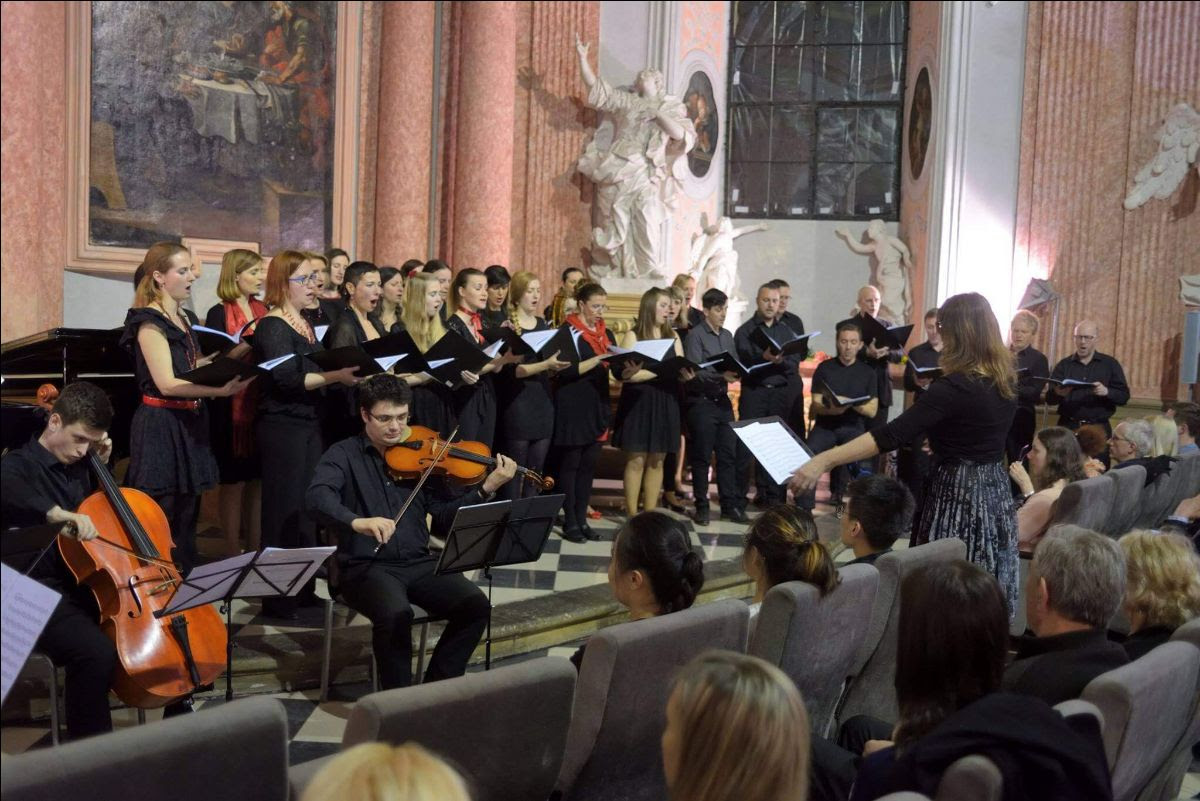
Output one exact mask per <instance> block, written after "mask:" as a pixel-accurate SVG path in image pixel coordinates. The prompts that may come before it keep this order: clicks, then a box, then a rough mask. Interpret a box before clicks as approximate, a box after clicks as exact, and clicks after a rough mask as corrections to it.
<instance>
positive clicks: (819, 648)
mask: <svg viewBox="0 0 1200 801" xmlns="http://www.w3.org/2000/svg"><path fill="white" fill-rule="evenodd" d="M838 573H839V574H840V575H841V579H842V580H841V583H840V584H839V585H838V586H837V588H835V589H834V591H833V592H831V593H829V595H827V596H825V597H824V598H822V597H820V593H819V592H818V591H817V588H816V587H814V586H813V585H811V584H806V583H805V582H803V581H789V582H787V583H785V584H778V585H776V586H774V587H772V588H771V589H770V590H769V591H768V592H767V595H766V597H765V598H764V599H763V605H762V611H760V612H759V613H758V620H757V621H756V623H755V628H754V634H753V635H752V636H751V637H750V649H749V650H750V653H751V654H752V655H754V656H757V657H761V658H762V659H765V660H767V661H768V662H770V663H771V664H773V665H778V666H779V667H780V669H782V670H783V672H784V673H786V674H788V675H789V676H791V678H792V681H794V682H796V686H797V687H798V688H799V689H800V695H801V697H802V698H804V704H805V706H807V707H808V715H809V722H810V723H811V724H812V730H813V732H815V733H816V734H826V733H827V728H828V727H829V725H830V724H831V723H832V721H833V710H834V708H835V707H836V706H837V702H838V697H839V696H840V695H841V692H842V685H843V684H844V683H845V681H846V677H847V676H849V675H850V665H851V663H852V662H853V661H854V657H855V655H856V654H857V653H858V649H859V647H860V646H861V645H862V641H863V637H865V636H866V634H867V625H868V624H869V623H870V621H871V608H872V607H873V606H874V604H875V593H876V591H877V590H878V588H879V571H878V570H876V569H875V568H874V567H873V566H871V565H847V566H846V567H843V568H841V569H840V570H839V571H838Z"/></svg>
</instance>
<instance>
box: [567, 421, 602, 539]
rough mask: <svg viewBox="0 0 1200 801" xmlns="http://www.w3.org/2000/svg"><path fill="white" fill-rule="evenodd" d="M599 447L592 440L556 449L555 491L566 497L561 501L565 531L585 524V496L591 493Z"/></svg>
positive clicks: (598, 458) (586, 498)
mask: <svg viewBox="0 0 1200 801" xmlns="http://www.w3.org/2000/svg"><path fill="white" fill-rule="evenodd" d="M600 448H601V444H600V443H599V442H592V443H589V444H587V445H578V446H563V447H561V448H560V449H559V454H558V491H559V492H561V493H563V494H564V495H566V496H567V498H566V500H565V501H563V518H564V521H565V525H564V528H565V529H567V530H568V531H569V530H572V529H578V528H582V527H583V525H584V524H585V523H587V519H588V517H587V507H588V499H589V498H591V495H592V480H593V479H594V478H595V477H596V462H598V461H599V460H600Z"/></svg>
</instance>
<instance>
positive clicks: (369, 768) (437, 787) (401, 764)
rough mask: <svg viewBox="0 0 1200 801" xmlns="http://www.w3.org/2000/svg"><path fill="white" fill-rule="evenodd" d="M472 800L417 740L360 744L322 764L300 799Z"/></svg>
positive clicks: (457, 779) (452, 774)
mask: <svg viewBox="0 0 1200 801" xmlns="http://www.w3.org/2000/svg"><path fill="white" fill-rule="evenodd" d="M345 799H354V801H433V799H437V801H471V795H470V793H468V792H467V783H466V782H465V781H463V778H462V776H460V775H459V774H458V771H456V770H455V769H454V768H452V767H450V766H449V765H447V764H446V763H445V762H444V761H442V760H441V759H439V758H438V757H436V756H434V755H433V754H431V753H430V752H429V751H426V750H425V749H424V748H422V747H421V746H419V745H417V744H416V743H405V744H404V745H401V746H391V745H389V744H387V743H362V744H361V745H356V746H354V747H353V748H349V749H347V750H345V751H343V752H341V753H340V754H338V755H337V756H336V757H334V758H333V760H331V761H330V763H329V764H328V765H326V766H325V767H323V768H322V769H321V770H320V772H319V773H317V775H316V776H314V777H313V780H312V782H311V783H309V785H308V787H307V788H305V790H304V795H302V796H301V797H300V801H345Z"/></svg>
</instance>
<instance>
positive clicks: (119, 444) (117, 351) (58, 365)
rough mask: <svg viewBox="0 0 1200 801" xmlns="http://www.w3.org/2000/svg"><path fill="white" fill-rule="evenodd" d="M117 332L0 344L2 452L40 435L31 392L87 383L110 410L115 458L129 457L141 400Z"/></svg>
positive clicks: (53, 332) (80, 331)
mask: <svg viewBox="0 0 1200 801" xmlns="http://www.w3.org/2000/svg"><path fill="white" fill-rule="evenodd" d="M120 338H121V329H119V328H115V329H110V330H104V329H96V328H52V329H50V330H49V331H43V332H41V333H40V334H33V335H32V336H27V337H24V338H23V339H17V340H14V341H12V342H5V343H4V344H2V345H0V428H2V429H3V435H2V439H3V448H4V450H5V451H7V450H8V449H9V448H13V447H20V446H21V445H23V444H25V443H26V442H28V441H29V439H30V437H32V436H33V435H34V434H36V433H37V432H38V431H40V430H41V427H42V425H43V422H44V420H45V414H44V413H43V412H42V410H41V409H39V408H38V407H37V406H36V405H35V401H36V398H37V388H38V387H40V386H41V385H42V384H53V385H54V386H56V387H58V388H59V389H62V387H63V385H64V384H67V383H70V382H71V381H90V382H92V383H93V384H96V385H97V386H99V387H100V388H101V389H103V390H104V391H105V392H106V393H108V397H109V399H110V400H111V401H112V405H113V412H114V416H113V424H112V427H111V429H110V430H109V436H110V437H111V438H112V441H113V449H114V452H115V455H116V456H117V458H120V457H122V456H127V455H128V453H129V423H130V421H131V420H132V419H133V413H134V411H135V410H136V409H137V407H138V403H139V401H140V399H141V396H140V394H139V393H138V391H137V383H136V381H134V375H133V357H132V356H130V355H129V353H128V352H127V351H125V350H124V349H123V348H121V346H120V345H119V344H118V343H119V341H120Z"/></svg>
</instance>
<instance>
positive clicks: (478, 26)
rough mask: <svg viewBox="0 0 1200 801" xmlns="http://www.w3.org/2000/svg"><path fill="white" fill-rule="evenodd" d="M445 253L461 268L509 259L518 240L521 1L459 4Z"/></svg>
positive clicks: (449, 123) (455, 9) (449, 113)
mask: <svg viewBox="0 0 1200 801" xmlns="http://www.w3.org/2000/svg"><path fill="white" fill-rule="evenodd" d="M453 16H454V21H453V25H454V29H453V36H454V44H453V47H452V51H453V56H452V58H453V60H454V65H453V67H452V87H453V88H452V90H451V92H452V97H451V98H450V102H449V103H448V104H447V116H448V120H447V129H448V133H449V136H448V137H447V140H448V141H447V147H448V148H449V149H450V150H451V151H452V152H449V153H447V157H448V158H447V161H448V166H449V169H447V171H446V175H445V181H446V188H447V197H446V198H445V203H444V204H443V208H445V209H446V210H447V212H448V213H447V219H446V221H445V225H444V226H443V229H442V230H443V235H442V248H441V253H440V254H439V255H441V256H442V257H443V258H445V259H447V260H448V261H449V262H450V263H451V264H452V265H453V266H454V267H455V268H456V269H457V268H460V267H480V268H482V267H486V266H487V265H489V264H505V265H507V264H508V262H509V259H510V250H511V247H510V246H511V242H512V232H511V220H512V211H511V204H512V186H513V150H512V130H513V121H514V98H515V87H516V79H517V63H516V45H515V42H516V35H517V4H516V3H515V2H511V1H504V2H489V3H455V4H454V6H453Z"/></svg>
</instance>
